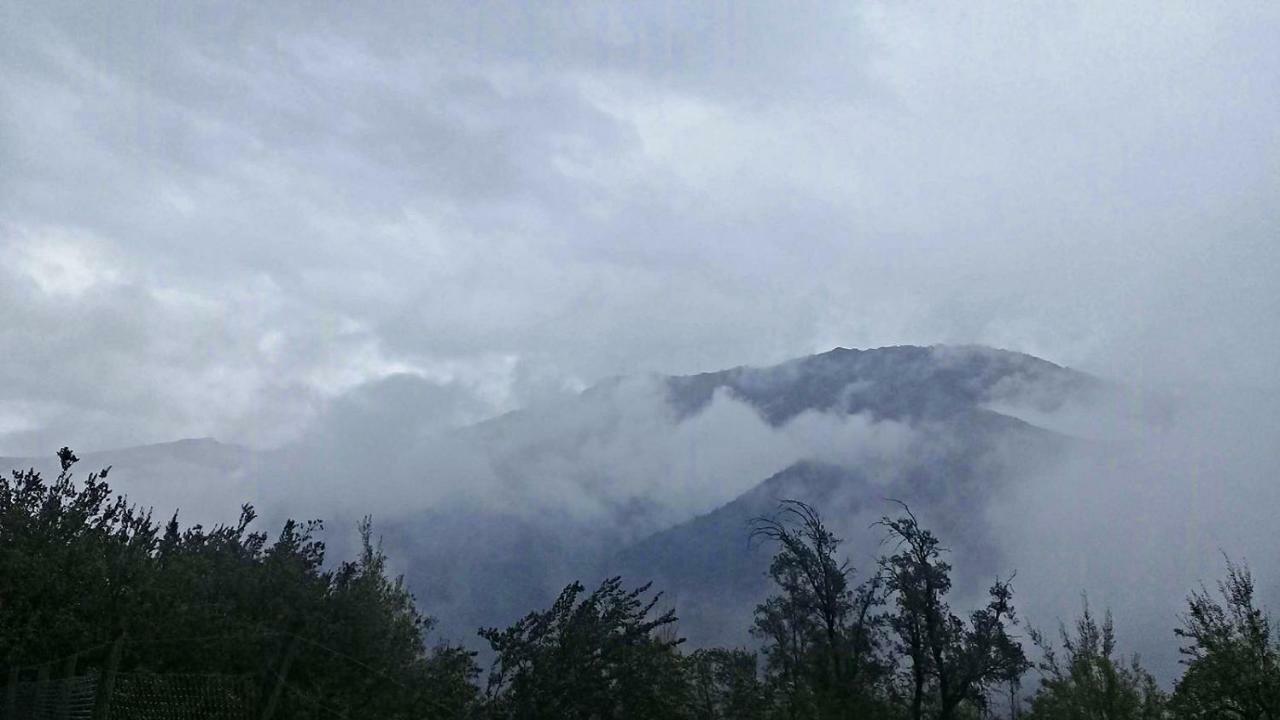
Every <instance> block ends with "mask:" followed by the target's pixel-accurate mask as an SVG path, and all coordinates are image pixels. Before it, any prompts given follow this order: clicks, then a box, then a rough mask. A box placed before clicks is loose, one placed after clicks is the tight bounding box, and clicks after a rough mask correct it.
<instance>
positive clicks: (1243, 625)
mask: <svg viewBox="0 0 1280 720" xmlns="http://www.w3.org/2000/svg"><path fill="white" fill-rule="evenodd" d="M1253 593H1254V584H1253V576H1252V574H1251V573H1250V572H1249V568H1248V567H1246V566H1242V565H1237V564H1235V563H1233V562H1231V561H1228V562H1227V577H1226V579H1225V580H1222V581H1220V582H1219V583H1218V594H1219V596H1220V597H1221V600H1219V599H1218V598H1215V597H1214V596H1213V595H1211V594H1210V592H1209V591H1208V590H1207V589H1206V588H1204V587H1201V588H1200V590H1198V591H1196V592H1193V593H1192V594H1191V596H1190V597H1189V598H1188V599H1187V605H1188V609H1187V613H1186V614H1185V615H1184V616H1183V618H1182V623H1183V624H1182V627H1181V628H1178V629H1177V630H1175V632H1176V633H1177V635H1178V637H1180V638H1183V639H1184V640H1186V641H1187V645H1185V646H1184V647H1182V648H1181V651H1182V653H1183V655H1184V659H1183V662H1184V664H1185V665H1186V667H1187V669H1186V672H1185V673H1184V674H1183V676H1182V678H1181V679H1180V680H1179V681H1178V683H1177V685H1176V687H1175V688H1174V693H1173V702H1172V705H1173V708H1174V710H1175V711H1176V713H1177V715H1178V716H1179V717H1186V718H1197V719H1199V718H1206V719H1207V718H1226V719H1229V720H1233V719H1236V718H1239V719H1241V720H1244V719H1245V718H1249V719H1251V720H1252V719H1254V718H1257V719H1261V720H1265V719H1274V718H1277V717H1280V648H1277V646H1276V643H1275V641H1274V639H1273V638H1272V632H1271V631H1272V627H1271V619H1270V618H1269V617H1268V616H1267V615H1266V613H1264V612H1263V611H1262V609H1261V608H1258V607H1256V606H1255V605H1254V599H1253Z"/></svg>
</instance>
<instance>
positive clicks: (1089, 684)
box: [1027, 599, 1166, 720]
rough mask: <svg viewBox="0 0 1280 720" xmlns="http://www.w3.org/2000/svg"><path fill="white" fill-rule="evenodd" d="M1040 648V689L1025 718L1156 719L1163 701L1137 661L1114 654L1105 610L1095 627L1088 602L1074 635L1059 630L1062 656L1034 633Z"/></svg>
mask: <svg viewBox="0 0 1280 720" xmlns="http://www.w3.org/2000/svg"><path fill="white" fill-rule="evenodd" d="M1030 634H1031V638H1032V640H1033V641H1034V642H1035V644H1036V645H1037V646H1038V647H1039V648H1040V650H1041V653H1042V655H1043V659H1042V660H1041V661H1040V663H1039V669H1040V672H1041V680H1040V688H1039V689H1038V690H1037V691H1036V694H1035V696H1034V697H1033V698H1032V699H1031V712H1030V713H1029V714H1028V715H1027V718H1028V720H1159V719H1160V718H1163V717H1165V715H1166V713H1165V707H1166V698H1165V695H1164V693H1163V692H1161V690H1160V688H1159V686H1158V685H1157V684H1156V680H1155V678H1154V677H1152V676H1151V674H1150V673H1148V672H1147V671H1146V670H1144V669H1143V668H1142V666H1141V664H1139V662H1138V658H1137V656H1134V657H1133V658H1131V659H1130V660H1129V661H1128V662H1127V663H1126V662H1125V659H1124V658H1123V657H1120V656H1117V655H1116V653H1115V646H1116V643H1115V631H1114V629H1113V624H1112V620H1111V612H1110V611H1107V613H1106V616H1105V617H1104V619H1103V621H1102V624H1101V625H1099V624H1098V622H1097V620H1096V619H1095V618H1094V616H1093V614H1092V613H1091V612H1090V611H1089V602H1088V599H1085V600H1084V601H1083V610H1082V612H1081V615H1080V617H1079V618H1078V619H1077V620H1076V623H1075V634H1074V635H1072V634H1071V633H1069V632H1068V631H1067V627H1066V625H1060V626H1059V635H1060V637H1061V642H1062V654H1061V655H1059V653H1058V651H1057V649H1056V648H1054V647H1053V643H1052V642H1050V641H1049V640H1048V639H1047V638H1045V637H1044V635H1043V634H1042V633H1040V632H1037V631H1035V630H1032V631H1030Z"/></svg>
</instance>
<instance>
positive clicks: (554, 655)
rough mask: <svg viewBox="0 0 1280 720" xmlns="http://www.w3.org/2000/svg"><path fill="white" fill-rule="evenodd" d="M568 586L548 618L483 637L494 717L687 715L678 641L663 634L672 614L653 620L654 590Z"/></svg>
mask: <svg viewBox="0 0 1280 720" xmlns="http://www.w3.org/2000/svg"><path fill="white" fill-rule="evenodd" d="M584 591H585V590H584V588H583V586H582V584H581V583H577V582H575V583H572V584H570V585H569V586H568V587H566V588H565V589H564V590H563V591H562V592H561V593H560V596H559V597H558V598H557V599H556V601H555V603H553V604H552V606H551V607H550V608H548V609H547V610H545V611H540V612H532V613H530V614H529V615H527V616H525V617H524V618H523V619H521V620H520V621H518V622H517V623H516V624H514V625H512V626H511V627H509V628H507V629H506V630H497V629H494V628H486V629H483V630H481V631H480V636H481V637H483V638H484V639H486V640H488V641H489V644H490V646H491V647H492V648H493V652H494V655H495V656H494V660H493V666H492V669H491V671H490V674H489V681H488V691H487V696H488V705H489V708H488V711H489V713H490V715H491V717H494V718H511V719H513V720H542V719H544V718H545V719H546V720H558V719H562V718H563V719H566V720H572V719H574V718H579V719H581V720H610V719H615V718H616V719H618V720H621V719H622V718H642V717H643V718H654V719H655V720H661V719H663V718H677V717H681V716H682V714H683V713H684V711H685V709H686V707H687V700H686V689H687V686H686V685H685V680H684V675H683V673H682V658H681V657H680V655H679V653H678V652H677V646H678V645H679V644H680V643H681V642H682V639H680V638H674V637H671V636H670V635H669V634H664V633H663V632H662V631H663V629H664V628H667V627H670V626H673V625H674V623H675V622H676V616H675V611H674V610H667V611H665V612H657V611H656V610H655V608H656V607H657V605H658V602H659V600H660V599H661V593H656V594H654V595H653V596H652V597H650V598H648V599H646V598H645V595H646V594H647V593H648V591H649V585H647V584H646V585H642V586H640V587H638V588H635V589H632V590H628V589H626V588H625V587H623V585H622V580H621V578H617V577H614V578H609V579H607V580H605V581H604V582H603V583H602V584H601V585H600V587H599V588H597V589H596V590H595V591H594V592H592V593H590V594H589V595H586V596H585V597H583V593H584Z"/></svg>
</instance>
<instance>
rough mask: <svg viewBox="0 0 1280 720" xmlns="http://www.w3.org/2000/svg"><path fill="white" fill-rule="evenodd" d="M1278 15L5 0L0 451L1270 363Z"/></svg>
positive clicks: (1279, 309)
mask: <svg viewBox="0 0 1280 720" xmlns="http://www.w3.org/2000/svg"><path fill="white" fill-rule="evenodd" d="M1278 30H1280V17H1278V14H1277V10H1276V8H1275V6H1274V5H1272V4H1268V3H1231V4H1228V5H1220V6H1213V7H1210V6H1204V5H1198V6H1193V7H1188V6H1182V7H1178V6H1170V5H1168V4H1163V3H1158V4H1157V3H1153V4H1123V5H1119V4H1114V3H1081V4H1074V5H1071V6H1056V7H1055V8H1052V9H1045V8H1032V7H1030V6H1027V7H1018V8H1010V7H1009V6H1007V5H1005V4H998V5H997V4H993V5H989V6H985V7H983V6H979V5H974V4H971V3H966V4H964V5H957V6H954V7H930V8H912V7H907V6H902V5H901V4H897V3H885V4H879V3H869V4H865V5H859V6H856V7H852V8H844V9H833V8H831V7H830V6H829V5H828V4H813V5H808V4H788V5H787V6H785V7H783V6H778V5H772V4H760V5H754V6H743V5H741V4H731V5H724V4H710V5H698V6H695V7H693V8H690V7H688V6H687V4H685V3H642V4H637V5H621V4H619V5H610V4H599V5H591V6H575V7H573V8H565V7H554V6H545V7H544V6H539V7H530V6H528V5H527V4H509V5H503V4H475V3H459V4H447V3H429V4H417V5H414V4H410V5H403V6H401V7H398V8H388V7H385V6H384V7H383V8H380V9H379V10H378V11H376V12H374V11H366V10H363V9H353V8H352V7H351V6H349V5H344V4H332V5H328V6H325V7H316V6H315V5H314V4H308V5H305V6H303V5H291V4H288V3H271V4H270V5H269V6H265V5H263V4H261V3H246V4H243V5H239V6H235V5H226V4H221V5H219V6H217V7H216V8H213V7H211V8H207V9H200V8H193V7H190V6H173V5H168V4H145V3H131V4H129V5H128V6H127V7H113V8H111V9H110V10H109V11H108V10H105V9H93V8H86V7H84V6H83V5H78V4H77V5H71V4H68V5H63V4H59V3H8V4H5V5H4V6H3V8H0V167H3V168H4V171H3V172H2V173H0V314H2V316H3V322H0V452H4V453H7V454H16V453H24V454H46V453H48V452H49V451H50V450H51V449H52V448H54V447H56V446H58V445H61V444H63V443H70V444H72V445H74V446H76V447H80V448H93V447H107V446H119V445H128V444H137V443H142V442H149V441H159V440H168V439H172V438H174V437H179V436H199V435H215V436H217V437H219V438H221V439H224V440H232V441H240V442H246V443H249V444H252V445H255V446H274V445H277V444H279V443H282V442H284V441H286V440H289V439H292V438H296V437H298V436H299V435H300V434H302V433H303V432H304V431H306V428H307V426H308V424H309V423H310V422H311V421H313V420H314V419H315V418H318V417H321V416H323V415H324V414H325V412H326V410H325V408H326V407H327V405H328V404H329V403H330V402H332V401H333V399H334V398H336V397H338V396H340V395H342V394H343V393H345V392H346V391H348V390H350V389H351V388H354V387H356V386H359V385H361V384H362V383H364V382H367V381H371V380H374V381H376V380H378V379H380V378H385V377H389V376H392V375H395V374H397V373H410V374H414V375H417V376H419V377H422V378H425V379H427V380H429V381H431V382H433V383H436V384H438V385H441V386H442V389H441V391H440V393H441V395H440V398H439V402H441V403H443V404H444V407H446V408H448V409H446V410H441V417H445V418H447V419H450V420H456V421H464V420H468V419H473V418H474V417H475V416H484V415H492V414H496V413H498V412H501V411H504V410H507V409H511V408H514V407H519V406H523V405H525V404H527V403H528V402H530V401H531V400H532V399H536V398H541V399H546V398H548V397H554V396H555V395H556V394H558V393H561V392H563V391H564V390H566V389H567V390H574V389H580V388H581V387H584V386H585V385H587V384H591V383H593V382H595V381H597V380H598V379H600V378H602V377H605V376H609V375H614V374H637V373H643V372H648V371H657V372H687V371H693V370H701V369H715V368H721V367H728V366H732V365H737V364H742V363H753V364H766V363H769V362H773V361H777V360H781V359H783V358H786V357H792V356H795V355H799V354H803V353H805V352H808V351H813V350H819V349H826V348H828V347H831V346H834V345H846V346H876V345H884V344H892V343H896V342H918V343H926V344H927V343H933V342H981V343H988V344H994V345H999V346H1006V347H1014V348H1017V349H1022V350H1027V351H1030V352H1033V353H1035V354H1038V355H1041V356H1044V357H1048V358H1051V359H1053V360H1055V361H1058V362H1063V363H1067V364H1071V365H1074V366H1077V367H1082V368H1084V369H1091V370H1096V371H1101V372H1102V373H1104V374H1107V375H1110V376H1114V377H1121V378H1124V379H1127V380H1136V381H1139V382H1145V383H1154V382H1160V383H1165V382H1177V383H1188V382H1192V383H1199V382H1207V381H1212V382H1214V383H1219V384H1225V385H1232V386H1242V385H1244V386H1249V385H1253V386H1258V385H1263V386H1270V387H1273V388H1274V387H1275V378H1274V367H1273V362H1274V361H1273V359H1274V357H1276V356H1277V355H1278V354H1280V284H1277V283H1276V282H1275V277H1276V275H1277V271H1280V246H1277V244H1276V243H1275V242H1274V236H1275V232H1276V229H1277V227H1278V226H1280V222H1278V221H1280V212H1278V208H1277V205H1276V201H1275V198H1277V197H1280V175H1278V174H1277V173H1276V172H1275V168H1276V167H1277V164H1278V163H1280V157H1278V154H1280V142H1278V140H1280V138H1278V137H1277V134H1276V130H1275V128H1277V127H1280V94H1278V93H1276V92H1275V81H1276V78H1277V77H1280V55H1277V52H1276V49H1275V43H1274V42H1273V40H1274V38H1275V37H1276V35H1277V31H1278ZM463 396H465V397H463ZM455 416H456V417H455Z"/></svg>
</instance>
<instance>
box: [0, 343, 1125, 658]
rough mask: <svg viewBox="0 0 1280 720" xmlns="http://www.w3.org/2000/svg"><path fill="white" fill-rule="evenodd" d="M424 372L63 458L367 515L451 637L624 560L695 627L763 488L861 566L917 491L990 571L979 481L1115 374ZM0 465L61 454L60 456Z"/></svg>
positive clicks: (343, 525)
mask: <svg viewBox="0 0 1280 720" xmlns="http://www.w3.org/2000/svg"><path fill="white" fill-rule="evenodd" d="M427 384H428V383H427V381H425V380H422V379H421V378H415V377H410V376H397V377H395V378H392V379H390V380H388V381H385V382H382V384H381V385H378V386H376V387H373V388H370V389H368V390H367V391H363V394H361V395H359V396H357V397H353V399H352V400H350V401H343V402H337V403H335V404H334V406H333V410H332V412H331V416H329V417H322V418H321V419H320V421H318V422H317V426H316V428H314V429H313V430H312V431H311V432H310V433H308V434H307V435H306V436H305V437H303V438H302V439H301V440H300V441H298V442H296V443H294V444H292V445H290V446H287V447H284V448H281V449H279V450H273V451H267V452H255V451H252V450H249V449H246V448H241V447H238V446H234V445H225V444H222V443H217V442H215V441H212V440H188V441H179V442H176V443H167V444H161V445H153V446H146V447H141V448H131V449H127V450H119V451H112V452H108V453H89V454H85V455H84V456H83V462H82V464H81V465H80V466H79V467H80V469H81V470H82V472H87V471H88V470H91V469H97V468H98V467H99V466H102V465H108V464H110V465H114V466H115V469H113V470H112V473H111V480H112V482H113V485H114V486H116V487H117V488H118V489H120V490H124V491H127V492H128V494H129V495H130V497H131V498H132V499H133V500H135V501H140V502H143V503H145V504H147V505H154V506H156V508H157V512H163V513H167V512H169V511H170V509H172V508H175V507H181V508H182V509H183V515H182V517H183V518H184V519H186V520H187V521H188V522H190V521H192V520H194V521H199V522H204V523H206V524H207V523H210V522H213V521H215V520H222V521H230V520H232V519H234V513H235V512H236V510H237V509H238V506H239V503H240V502H243V501H251V502H254V503H256V504H257V505H258V506H259V507H260V508H261V509H262V510H263V514H264V516H265V517H266V518H268V519H269V520H276V519H277V518H282V517H284V516H286V515H292V516H295V517H303V518H310V517H324V518H325V519H326V520H327V521H328V523H329V525H328V527H329V528H330V531H329V535H328V539H329V541H330V546H331V548H332V550H333V552H334V554H335V555H337V556H345V555H346V554H348V551H349V550H350V549H351V548H350V546H349V542H350V540H351V537H350V536H351V535H352V533H351V532H350V529H351V528H353V527H354V525H355V523H356V521H357V520H358V519H359V518H360V517H361V516H363V515H365V514H368V513H372V514H373V515H374V516H375V528H376V529H377V531H378V532H379V533H380V534H381V535H382V537H383V539H384V542H385V545H386V547H387V550H388V552H389V553H390V555H391V557H392V559H393V562H395V563H396V565H397V567H398V569H399V570H401V571H403V572H404V573H405V574H406V577H407V579H408V581H409V583H410V585H411V587H412V589H413V590H414V592H415V594H416V595H417V597H418V599H419V601H420V604H421V605H422V606H423V608H424V609H425V610H426V611H427V612H429V613H431V614H434V615H437V616H438V617H439V618H440V619H441V626H440V627H441V632H442V633H443V634H444V635H445V636H446V637H451V638H453V639H459V640H471V639H473V637H474V635H473V633H474V629H475V628H476V627H477V626H481V625H503V624H506V623H509V622H511V621H512V620H514V619H515V618H517V617H519V616H520V615H522V614H523V613H524V612H526V611H528V610H529V609H531V608H534V607H537V606H540V605H542V604H545V603H546V602H547V601H549V600H550V599H551V598H552V597H553V596H554V594H555V593H556V591H557V590H558V589H559V588H560V587H562V586H563V585H564V584H565V583H567V582H569V581H571V580H575V579H584V580H586V581H591V580H594V579H597V578H599V577H603V576H606V575H611V574H623V575H624V577H626V578H627V579H628V580H629V581H633V582H637V583H639V582H644V581H646V580H650V579H652V580H654V581H655V582H656V585H657V587H660V588H663V589H665V590H667V591H668V593H669V597H672V598H673V599H674V600H675V601H676V602H677V603H678V606H679V611H680V616H681V617H682V627H681V630H682V632H683V633H685V634H686V635H688V636H689V637H690V638H691V639H693V640H694V641H695V642H716V641H721V640H733V641H740V640H741V638H742V633H743V629H744V628H745V627H746V626H747V623H748V620H749V609H750V607H751V605H752V604H753V603H754V602H756V601H757V600H758V599H759V598H760V597H761V596H762V594H763V593H764V592H765V590H766V586H765V583H764V577H763V572H764V570H765V569H766V567H767V562H768V556H769V553H770V552H771V550H770V549H769V548H761V547H751V546H750V545H749V544H748V542H747V536H748V529H749V524H750V521H751V519H752V518H755V517H759V516H761V515H764V514H767V513H769V512H772V511H773V509H774V508H775V507H776V504H777V501H778V500H779V499H781V498H794V499H799V500H804V501H806V502H810V503H812V504H814V505H815V506H817V507H818V508H820V509H821V511H822V513H823V515H824V517H826V518H827V519H828V520H829V522H830V524H831V525H832V527H833V528H835V529H836V530H837V531H838V532H839V533H840V534H842V535H843V536H845V537H846V538H847V539H848V541H849V544H848V546H849V548H850V552H851V556H852V557H853V559H854V561H855V563H857V564H858V565H860V566H862V567H864V568H865V567H866V566H867V563H868V562H870V557H871V556H872V555H873V554H874V552H875V550H876V548H877V542H878V535H877V532H876V530H875V529H874V527H873V525H872V524H873V523H874V521H875V520H876V519H878V518H879V517H880V516H881V515H884V514H886V513H889V512H892V510H893V505H892V504H891V503H890V502H888V501H887V498H896V499H899V500H903V501H906V502H909V503H910V504H911V506H912V507H913V509H916V510H917V511H918V512H919V513H921V514H922V515H923V516H924V517H926V518H927V519H928V521H929V522H930V523H931V524H932V525H933V526H934V527H936V528H937V530H938V531H939V533H940V534H942V535H943V536H944V537H946V538H948V541H949V542H951V543H953V544H954V545H955V546H956V547H957V548H964V549H965V550H966V551H968V550H973V551H974V552H965V553H964V555H965V556H966V557H973V558H976V559H975V560H974V561H973V562H972V566H971V567H965V568H957V569H958V570H964V571H965V572H966V573H968V575H967V576H968V577H973V578H979V577H983V576H987V575H989V573H991V572H994V571H995V570H996V569H999V564H998V559H999V558H998V553H997V551H996V543H995V542H994V541H993V540H992V538H990V537H989V536H988V534H987V531H986V530H985V524H984V522H983V513H984V508H985V506H986V503H987V500H988V499H989V498H990V496H991V495H992V493H994V492H997V491H998V490H999V489H1000V488H1001V487H1005V486H1007V484H1008V483H1012V482H1017V479H1018V477H1019V476H1020V474H1021V473H1024V472H1027V471H1029V470H1031V469H1034V468H1035V467H1037V466H1038V465H1044V464H1045V463H1051V462H1054V461H1055V460H1054V458H1055V457H1058V456H1060V455H1062V454H1064V453H1069V452H1073V451H1075V450H1076V449H1078V448H1079V447H1080V446H1081V445H1082V443H1081V442H1080V441H1077V440H1075V439H1073V438H1071V437H1068V436H1065V435H1062V434H1058V433H1055V432H1052V431H1050V430H1048V429H1046V428H1044V427H1040V426H1037V425H1036V424H1033V423H1030V422H1027V421H1026V420H1024V419H1021V418H1024V417H1025V418H1029V419H1035V418H1038V417H1046V416H1049V415H1052V414H1053V413H1055V412H1057V411H1059V410H1060V409H1062V408H1064V407H1068V406H1071V405H1072V404H1078V403H1088V402H1091V401H1093V400H1095V399H1097V398H1100V397H1106V396H1108V395H1110V394H1114V393H1115V392H1117V391H1118V389H1117V388H1115V387H1112V386H1111V385H1109V384H1107V383H1105V382H1103V381H1101V380H1098V379H1096V378H1093V377H1091V376H1089V375H1086V374H1083V373H1080V372H1077V371H1074V370H1071V369H1069V368H1064V367H1061V366H1058V365H1055V364H1053V363H1051V362H1048V361H1045V360H1042V359H1039V358H1036V357H1033V356H1030V355H1025V354H1022V353H1016V352H1009V351H1003V350H994V349H991V348H985V347H976V346H969V347H948V346H934V347H916V346H901V347H887V348H879V349H872V350H853V349H845V348H836V349H834V350H831V351H829V352H825V353H821V354H818V355H813V356H809V357H803V358H799V359H796V360H792V361H789V362H785V363H782V364H779V365H775V366H770V367H737V368H732V369H728V370H723V371H719V372H712V373H703V374H698V375H689V376H676V377H642V378H620V379H615V380H611V381H608V382H603V383H600V384H598V385H596V386H594V387H592V388H590V389H588V390H587V391H585V392H583V393H581V394H579V395H575V396H572V397H569V398H565V399H562V400H559V401H556V402H549V403H545V404H542V405H537V406H533V407H530V408H527V409H524V410H520V411H517V412H514V413H510V414H507V415H504V416H501V417H498V418H493V419H491V420H488V421H485V422H481V423H478V424H475V425H471V426H467V427H463V428H458V429H453V430H443V431H442V430H440V429H439V425H438V422H437V423H436V424H432V422H435V421H431V422H428V420H427V419H426V418H429V417H435V416H436V415H438V413H433V412H432V409H431V408H417V407H416V406H415V403H417V402H419V400H420V399H421V398H432V397H439V393H437V392H435V391H433V390H432V389H431V388H429V387H426V385H427ZM414 398H418V399H419V400H414ZM344 412H345V413H348V415H343V414H342V413H344ZM352 412H354V413H355V414H354V415H351V414H350V413H352ZM420 419H421V420H420ZM0 463H3V464H4V465H8V466H11V467H22V466H26V465H31V464H34V465H37V466H38V467H41V468H42V469H45V470H46V471H49V470H52V469H54V467H53V460H52V457H51V458H49V460H48V461H43V462H37V461H33V460H30V459H20V458H18V459H0ZM957 555H960V553H957Z"/></svg>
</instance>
